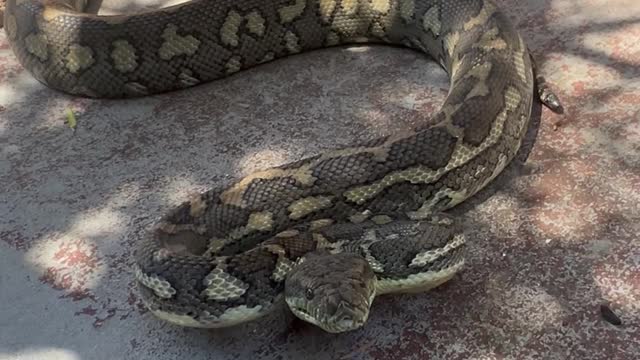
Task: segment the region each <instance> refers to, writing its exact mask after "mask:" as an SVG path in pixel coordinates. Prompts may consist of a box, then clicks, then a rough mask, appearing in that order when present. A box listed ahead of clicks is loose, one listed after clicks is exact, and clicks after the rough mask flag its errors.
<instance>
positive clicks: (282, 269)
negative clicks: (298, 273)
mask: <svg viewBox="0 0 640 360" xmlns="http://www.w3.org/2000/svg"><path fill="white" fill-rule="evenodd" d="M294 266H295V263H294V262H293V261H291V260H289V259H287V257H286V256H284V255H283V256H278V262H277V263H276V267H275V269H274V270H273V274H271V278H272V279H273V280H274V281H277V282H281V281H284V279H285V278H286V277H287V274H288V273H289V271H291V269H292V268H293V267H294Z"/></svg>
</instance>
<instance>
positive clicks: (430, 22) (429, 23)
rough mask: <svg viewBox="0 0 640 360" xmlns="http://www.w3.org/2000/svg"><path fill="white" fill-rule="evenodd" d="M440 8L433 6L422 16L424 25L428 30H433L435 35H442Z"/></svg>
mask: <svg viewBox="0 0 640 360" xmlns="http://www.w3.org/2000/svg"><path fill="white" fill-rule="evenodd" d="M441 26H442V23H440V9H439V8H438V6H435V5H434V6H432V7H431V8H430V9H429V10H427V12H426V13H425V14H424V16H423V17H422V27H423V28H424V29H425V30H426V31H431V33H433V35H435V36H436V37H437V36H440V27H441Z"/></svg>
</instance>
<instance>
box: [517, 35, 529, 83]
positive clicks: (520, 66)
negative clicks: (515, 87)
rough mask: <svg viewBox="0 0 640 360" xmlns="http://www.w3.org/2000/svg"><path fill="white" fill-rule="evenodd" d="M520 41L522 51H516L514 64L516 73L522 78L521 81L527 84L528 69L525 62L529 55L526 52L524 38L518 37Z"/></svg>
mask: <svg viewBox="0 0 640 360" xmlns="http://www.w3.org/2000/svg"><path fill="white" fill-rule="evenodd" d="M518 41H519V43H520V51H516V52H515V54H514V62H515V65H516V72H517V73H518V75H519V76H520V79H522V81H524V82H525V83H526V82H527V67H526V66H525V62H526V61H527V60H528V58H529V55H528V54H527V52H526V51H525V48H526V46H525V44H524V41H523V40H522V37H518Z"/></svg>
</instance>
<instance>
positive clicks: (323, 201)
mask: <svg viewBox="0 0 640 360" xmlns="http://www.w3.org/2000/svg"><path fill="white" fill-rule="evenodd" d="M331 200H332V197H330V196H310V197H306V198H302V199H300V200H296V201H294V202H293V203H292V204H291V205H289V207H288V208H287V210H289V218H291V219H294V220H295V219H300V218H302V217H304V216H306V215H309V214H311V213H314V212H316V211H318V210H322V209H326V208H328V207H329V206H331Z"/></svg>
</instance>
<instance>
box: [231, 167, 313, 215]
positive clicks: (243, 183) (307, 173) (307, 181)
mask: <svg viewBox="0 0 640 360" xmlns="http://www.w3.org/2000/svg"><path fill="white" fill-rule="evenodd" d="M312 171H313V170H311V168H310V167H309V166H303V167H301V168H298V169H289V170H283V169H267V170H263V171H258V172H255V173H252V174H250V175H248V176H246V177H245V178H243V179H242V180H240V181H239V182H237V183H236V184H235V185H233V186H231V187H230V188H229V189H227V190H225V191H224V192H223V193H222V194H221V195H220V201H222V202H223V203H224V204H229V205H235V206H239V207H242V206H243V202H242V195H243V194H244V192H245V191H246V190H247V188H248V186H249V185H250V184H251V183H252V182H253V181H254V180H260V179H263V180H270V179H278V178H284V177H292V178H293V179H295V180H296V181H297V182H299V183H300V184H302V185H304V186H311V185H313V183H314V182H315V180H316V178H315V177H313V175H312V174H313V172H312Z"/></svg>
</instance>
